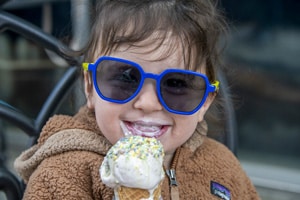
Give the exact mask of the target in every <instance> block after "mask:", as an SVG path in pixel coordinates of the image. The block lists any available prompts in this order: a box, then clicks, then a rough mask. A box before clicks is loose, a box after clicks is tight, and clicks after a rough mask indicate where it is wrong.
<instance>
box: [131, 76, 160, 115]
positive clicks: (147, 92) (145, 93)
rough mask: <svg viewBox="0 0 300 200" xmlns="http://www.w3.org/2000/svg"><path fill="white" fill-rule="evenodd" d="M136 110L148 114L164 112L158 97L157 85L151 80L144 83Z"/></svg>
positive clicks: (135, 106)
mask: <svg viewBox="0 0 300 200" xmlns="http://www.w3.org/2000/svg"><path fill="white" fill-rule="evenodd" d="M134 108H136V109H140V110H143V112H146V113H150V112H154V111H161V110H163V106H162V105H161V103H160V101H159V99H158V96H157V92H156V87H155V83H153V82H152V81H151V82H150V80H146V81H145V82H144V85H143V88H142V89H141V91H140V93H139V94H138V95H137V97H136V99H135V102H134Z"/></svg>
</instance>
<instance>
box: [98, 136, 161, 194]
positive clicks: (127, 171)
mask: <svg viewBox="0 0 300 200" xmlns="http://www.w3.org/2000/svg"><path fill="white" fill-rule="evenodd" d="M163 157H164V151H163V146H162V144H161V143H160V142H159V141H158V140H156V139H155V138H145V137H141V136H128V137H124V138H121V139H120V140H119V141H118V142H117V143H116V144H115V145H114V146H112V147H111V149H110V150H109V151H108V152H107V155H106V157H105V158H104V160H103V162H102V165H101V167H100V176H101V179H102V181H103V183H104V184H106V185H107V186H108V187H111V188H114V191H115V199H116V200H118V199H120V200H121V199H127V198H123V195H124V194H122V193H120V192H125V191H126V192H130V193H132V192H134V191H135V189H137V190H136V192H143V193H144V194H143V197H142V198H143V199H149V200H152V199H153V200H156V199H159V198H160V197H159V196H160V194H157V193H158V192H159V193H160V184H161V182H162V180H163V178H164V176H165V175H164V174H165V173H164V170H163V166H162V163H163ZM128 188H129V191H128ZM130 188H131V189H130ZM136 197H137V194H134V195H133V196H131V197H130V198H128V199H132V200H133V199H135V198H136ZM136 199H140V198H136Z"/></svg>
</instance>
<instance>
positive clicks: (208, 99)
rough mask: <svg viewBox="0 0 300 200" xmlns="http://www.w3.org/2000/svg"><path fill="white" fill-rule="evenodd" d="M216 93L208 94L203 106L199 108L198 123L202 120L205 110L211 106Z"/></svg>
mask: <svg viewBox="0 0 300 200" xmlns="http://www.w3.org/2000/svg"><path fill="white" fill-rule="evenodd" d="M216 94H217V93H215V92H214V93H210V94H209V95H208V96H207V98H206V101H205V102H204V104H203V105H202V107H201V108H200V113H199V122H201V121H203V119H204V115H205V113H206V112H207V110H208V109H209V107H210V105H211V104H212V102H213V101H214V99H215V97H216Z"/></svg>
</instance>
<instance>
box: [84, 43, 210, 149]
mask: <svg viewBox="0 0 300 200" xmlns="http://www.w3.org/2000/svg"><path fill="white" fill-rule="evenodd" d="M148 48H150V49H151V46H150V47H148ZM148 48H145V47H135V48H133V47H131V48H129V49H128V48H127V47H121V48H119V49H118V51H116V52H113V53H112V54H110V55H109V56H112V57H117V58H122V59H126V60H130V61H133V62H135V63H138V64H139V65H140V66H141V67H142V68H143V70H144V71H145V72H146V73H153V74H160V73H161V72H163V71H164V70H166V69H169V68H176V69H184V63H183V60H182V53H181V51H180V50H176V51H175V52H174V53H173V54H172V55H170V56H169V57H167V58H166V59H163V60H159V59H157V58H158V57H159V56H160V54H161V52H162V51H163V48H164V47H163V46H162V47H160V48H159V49H157V50H155V51H154V52H153V51H150V53H149V52H148V53H145V52H147V50H149V49H148ZM94 59H95V60H96V59H97V58H94ZM201 68H202V70H201V71H199V72H201V73H204V72H205V66H202V67H201ZM90 82H91V81H90V78H88V75H87V73H86V74H85V92H86V97H87V105H88V107H89V108H90V109H93V110H94V111H95V115H96V121H97V124H98V126H99V128H100V130H101V132H102V133H103V134H104V136H105V137H106V138H107V139H108V140H109V141H110V142H111V143H112V144H114V143H116V142H117V141H118V140H119V139H120V138H121V137H123V136H124V133H123V130H122V128H121V125H122V126H123V125H124V126H125V129H128V130H129V131H130V132H131V134H140V133H143V134H144V135H145V136H149V137H153V136H154V137H156V138H157V139H158V140H160V141H161V143H162V144H163V146H164V150H165V152H166V153H172V152H174V151H175V150H176V148H177V147H179V146H180V145H182V144H183V143H184V142H186V141H187V140H188V139H189V138H190V137H191V136H192V134H193V133H194V131H195V129H196V126H197V123H198V122H200V121H202V120H203V116H204V114H205V112H206V111H207V109H208V108H209V106H210V104H211V102H212V100H213V95H210V96H209V97H208V98H207V100H206V102H205V103H204V104H203V106H202V107H201V108H200V110H198V111H197V112H195V113H194V114H192V115H179V114H174V113H171V112H168V111H167V110H165V109H164V107H163V106H162V104H161V103H160V101H159V99H158V96H157V92H156V83H155V81H154V80H152V79H145V82H144V84H143V87H142V89H141V90H140V92H139V93H138V95H137V96H136V97H135V98H134V99H132V100H131V101H129V102H127V103H125V104H117V103H112V102H109V101H106V100H103V99H102V98H100V97H99V95H98V94H97V92H96V90H95V87H94V86H93V85H92V84H91V83H90Z"/></svg>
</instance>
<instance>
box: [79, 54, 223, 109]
mask: <svg viewBox="0 0 300 200" xmlns="http://www.w3.org/2000/svg"><path fill="white" fill-rule="evenodd" d="M105 60H111V61H117V62H122V63H125V64H128V65H131V66H134V67H136V68H137V69H138V70H139V72H140V74H141V80H140V83H139V87H138V88H137V90H136V91H135V92H134V93H133V94H132V95H131V96H130V97H129V98H127V99H125V100H115V99H111V98H108V97H105V96H104V95H103V94H102V93H101V91H100V89H99V87H98V83H97V67H98V66H99V64H100V63H101V62H102V61H105ZM82 68H83V69H84V70H85V71H90V72H92V78H93V84H94V87H95V89H96V92H97V94H98V95H99V96H100V97H101V98H102V99H103V100H106V101H108V102H113V103H118V104H124V103H127V102H129V101H131V100H132V99H133V98H135V97H136V96H137V95H138V93H139V92H140V90H141V89H142V87H143V85H144V81H145V79H146V78H150V79H154V80H155V81H156V93H157V96H158V99H159V101H160V103H161V104H162V105H163V107H164V108H165V109H166V110H167V111H169V112H171V113H175V114H180V115H192V114H194V113H195V112H197V111H198V110H199V109H200V108H201V107H202V105H203V104H204V102H205V101H206V99H207V96H208V94H209V93H211V92H217V91H218V90H219V82H218V81H214V82H213V83H212V84H211V83H210V82H209V80H208V78H207V76H206V75H204V74H201V73H198V72H194V71H189V70H183V69H167V70H164V71H163V72H162V73H160V74H153V73H146V72H145V71H144V70H143V68H142V67H141V66H140V65H139V64H138V63H135V62H132V61H130V60H126V59H122V58H116V57H110V56H102V57H99V58H98V59H97V61H96V62H95V63H82ZM168 73H184V74H191V75H195V76H200V77H201V78H203V79H204V80H205V83H206V84H205V85H206V89H205V93H204V95H203V98H202V100H201V102H200V103H199V105H198V106H197V107H196V108H194V109H193V110H192V111H187V112H185V111H178V110H174V109H171V108H169V107H168V105H167V104H166V103H165V101H164V99H163V97H162V96H161V90H160V83H161V82H160V81H161V79H162V78H163V77H164V75H166V74H168Z"/></svg>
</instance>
